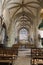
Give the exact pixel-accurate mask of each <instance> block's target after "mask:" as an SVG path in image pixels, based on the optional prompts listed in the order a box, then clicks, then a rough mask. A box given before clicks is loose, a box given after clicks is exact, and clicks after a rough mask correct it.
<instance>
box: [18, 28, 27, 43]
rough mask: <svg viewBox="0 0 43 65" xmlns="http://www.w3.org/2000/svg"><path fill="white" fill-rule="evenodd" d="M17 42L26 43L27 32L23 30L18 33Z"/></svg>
mask: <svg viewBox="0 0 43 65" xmlns="http://www.w3.org/2000/svg"><path fill="white" fill-rule="evenodd" d="M19 41H21V42H23V43H25V42H28V31H27V30H26V29H25V28H23V29H21V30H20V31H19Z"/></svg>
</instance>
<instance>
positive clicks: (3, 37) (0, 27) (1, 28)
mask: <svg viewBox="0 0 43 65" xmlns="http://www.w3.org/2000/svg"><path fill="white" fill-rule="evenodd" d="M7 39H8V36H7V29H6V24H5V23H4V22H3V23H2V21H1V20H0V44H3V45H4V44H5V43H6V41H7Z"/></svg>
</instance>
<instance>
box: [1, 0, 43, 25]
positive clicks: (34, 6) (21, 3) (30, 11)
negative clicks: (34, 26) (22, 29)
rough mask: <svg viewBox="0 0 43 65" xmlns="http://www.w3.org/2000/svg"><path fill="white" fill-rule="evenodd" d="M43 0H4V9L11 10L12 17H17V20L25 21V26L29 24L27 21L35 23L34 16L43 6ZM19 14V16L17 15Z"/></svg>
mask: <svg viewBox="0 0 43 65" xmlns="http://www.w3.org/2000/svg"><path fill="white" fill-rule="evenodd" d="M41 3H43V0H3V2H2V9H3V12H4V10H5V9H8V10H9V13H10V15H11V19H12V18H17V17H18V19H17V21H20V22H22V21H24V22H25V23H21V24H20V25H22V24H24V26H26V25H29V23H27V22H26V21H28V22H30V23H33V19H34V17H35V16H36V15H37V10H38V9H39V8H41V7H43V4H41ZM16 15H17V17H16ZM17 21H16V22H17Z"/></svg>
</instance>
